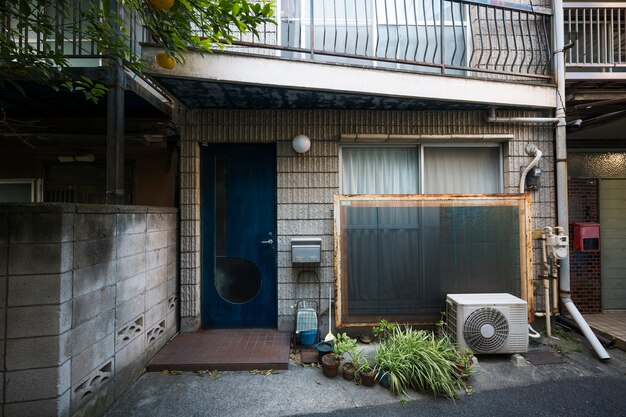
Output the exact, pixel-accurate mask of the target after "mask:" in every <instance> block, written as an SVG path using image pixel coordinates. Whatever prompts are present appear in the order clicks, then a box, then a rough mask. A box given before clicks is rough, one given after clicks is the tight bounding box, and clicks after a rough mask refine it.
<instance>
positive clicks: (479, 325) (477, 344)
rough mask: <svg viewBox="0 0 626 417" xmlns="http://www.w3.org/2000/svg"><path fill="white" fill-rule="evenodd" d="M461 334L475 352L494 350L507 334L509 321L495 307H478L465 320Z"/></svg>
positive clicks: (501, 343) (496, 349)
mask: <svg viewBox="0 0 626 417" xmlns="http://www.w3.org/2000/svg"><path fill="white" fill-rule="evenodd" d="M463 336H464V338H465V342H466V343H467V345H468V346H469V347H470V348H471V349H472V350H474V351H475V352H483V353H490V352H496V351H498V350H499V349H500V348H501V347H502V346H503V345H504V343H505V342H506V340H507V338H508V336H509V322H508V320H507V319H506V317H505V316H504V314H502V313H501V312H500V311H499V310H497V309H495V308H491V307H483V308H479V309H478V310H475V311H473V312H472V313H471V314H470V315H469V317H468V318H467V320H465V324H464V326H463Z"/></svg>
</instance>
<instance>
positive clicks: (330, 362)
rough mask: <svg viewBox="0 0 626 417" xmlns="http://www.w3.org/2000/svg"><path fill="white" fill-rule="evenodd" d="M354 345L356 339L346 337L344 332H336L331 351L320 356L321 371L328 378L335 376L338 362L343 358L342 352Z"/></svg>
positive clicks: (352, 347)
mask: <svg viewBox="0 0 626 417" xmlns="http://www.w3.org/2000/svg"><path fill="white" fill-rule="evenodd" d="M355 347H356V340H355V339H352V338H350V337H348V335H346V334H345V333H343V334H338V335H337V337H336V338H335V342H334V344H333V351H332V353H328V354H326V355H324V356H322V371H323V372H324V375H326V376H327V377H329V378H334V377H335V376H337V369H338V368H339V363H340V362H341V360H342V359H343V355H344V353H346V352H348V351H350V350H351V349H354V348H355Z"/></svg>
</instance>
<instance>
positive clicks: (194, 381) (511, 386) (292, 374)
mask: <svg viewBox="0 0 626 417" xmlns="http://www.w3.org/2000/svg"><path fill="white" fill-rule="evenodd" d="M553 344H554V343H550V345H553ZM531 350H533V351H546V352H553V353H555V354H556V355H557V356H556V358H557V359H558V360H557V361H556V362H559V363H553V364H546V365H533V364H530V363H527V362H526V363H525V366H517V365H516V364H515V363H514V362H513V361H512V360H511V356H509V355H499V356H488V357H484V356H483V357H479V366H478V367H477V368H476V370H475V372H474V374H473V375H472V377H471V379H470V385H471V389H470V390H469V391H468V392H466V393H462V395H461V398H460V399H458V400H456V401H451V400H447V399H433V398H432V396H430V395H427V394H420V393H417V392H414V391H410V392H408V395H409V396H410V398H405V397H403V396H395V395H393V394H391V393H390V392H389V391H388V390H386V389H385V388H383V387H382V386H380V385H376V386H375V387H371V388H367V387H362V386H357V385H355V384H354V383H352V382H349V381H345V380H344V379H343V378H342V377H341V376H338V377H337V378H334V379H330V378H326V377H325V376H324V375H323V374H322V371H321V369H317V368H311V367H301V366H299V365H297V364H291V365H290V367H289V369H288V370H286V371H280V372H277V373H272V374H267V375H266V374H264V373H260V372H257V373H251V372H221V373H211V374H194V373H182V374H179V375H172V374H161V373H148V374H144V375H143V376H142V377H141V378H140V379H139V380H138V381H137V382H136V383H135V384H134V385H133V386H132V387H131V388H130V390H129V391H128V392H127V393H126V394H124V395H123V396H122V398H121V399H120V400H119V401H118V402H117V403H116V404H115V405H114V407H113V408H112V409H111V411H110V412H109V413H108V414H107V416H108V417H122V416H123V417H143V416H149V417H165V416H167V417H171V416H185V417H192V416H194V417H195V416H220V417H227V416H245V417H253V416H293V415H302V416H313V415H315V416H317V415H320V416H322V415H332V416H395V415H398V416H400V415H402V416H405V415H409V416H410V415H415V416H417V415H419V416H420V417H428V416H447V415H450V416H472V417H476V416H498V417H502V416H524V417H530V416H602V417H618V416H626V352H623V351H619V350H616V349H612V350H610V351H609V353H610V354H611V356H612V359H611V360H610V361H608V362H600V361H599V360H597V359H596V358H595V356H594V355H593V353H592V352H590V351H589V349H588V347H587V346H584V345H581V344H580V343H579V342H576V341H569V342H568V343H564V344H558V343H557V344H556V345H555V346H548V345H544V344H540V345H532V346H531ZM578 350H580V351H578ZM522 363H524V361H522ZM402 398H405V400H403V399H402Z"/></svg>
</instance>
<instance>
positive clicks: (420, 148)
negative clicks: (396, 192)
mask: <svg viewBox="0 0 626 417" xmlns="http://www.w3.org/2000/svg"><path fill="white" fill-rule="evenodd" d="M416 147H417V155H418V161H417V164H418V167H417V171H418V175H419V178H418V179H417V194H424V148H427V147H429V148H499V150H498V168H499V172H498V175H499V177H500V178H499V181H498V183H499V185H498V187H499V190H498V192H497V193H495V194H502V193H504V153H503V146H502V143H500V142H489V143H410V144H409V143H375V144H372V143H350V144H340V145H339V164H338V169H339V194H344V190H343V149H344V148H416Z"/></svg>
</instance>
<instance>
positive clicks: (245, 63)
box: [143, 46, 556, 109]
mask: <svg viewBox="0 0 626 417" xmlns="http://www.w3.org/2000/svg"><path fill="white" fill-rule="evenodd" d="M159 52H161V49H160V48H157V47H151V46H144V47H143V57H144V59H145V60H146V63H147V64H146V68H145V71H144V72H145V73H146V74H148V75H149V76H151V77H152V78H153V79H154V80H155V81H157V83H158V84H160V85H161V87H163V88H164V89H165V90H166V91H168V93H169V94H171V95H173V96H174V98H176V99H177V100H178V101H180V102H181V103H182V104H183V105H185V106H186V107H188V108H218V107H221V108H365V109H413V108H416V109H420V108H428V109H433V108H435V109H450V108H453V109H454V108H459V109H461V108H463V109H472V108H486V107H490V106H497V107H505V108H523V109H553V108H555V106H556V90H555V87H554V85H547V84H526V83H520V82H510V81H502V80H484V79H478V78H475V77H471V76H450V75H441V74H438V73H433V74H430V73H415V72H410V71H406V70H399V69H398V70H392V69H388V68H385V69H381V68H372V67H363V66H353V65H345V64H336V63H321V62H316V61H299V60H293V59H284V58H277V57H265V56H259V55H249V54H247V55H244V54H240V53H213V54H205V55H200V54H199V53H188V54H187V56H186V61H185V63H184V64H179V65H177V66H176V68H174V69H173V70H166V69H163V68H161V67H159V66H158V65H157V64H156V61H155V56H156V54H157V53H159ZM503 91H506V94H503Z"/></svg>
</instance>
